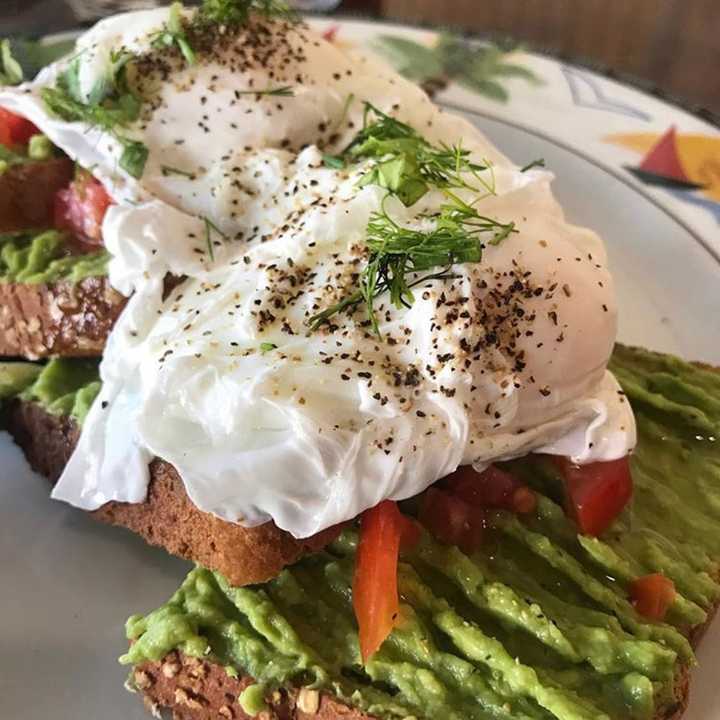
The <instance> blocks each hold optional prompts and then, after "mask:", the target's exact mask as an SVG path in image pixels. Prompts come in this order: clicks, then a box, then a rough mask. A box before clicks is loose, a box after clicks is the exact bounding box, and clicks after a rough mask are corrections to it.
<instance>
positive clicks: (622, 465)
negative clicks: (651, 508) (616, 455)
mask: <svg viewBox="0 0 720 720" xmlns="http://www.w3.org/2000/svg"><path fill="white" fill-rule="evenodd" d="M556 462H557V464H558V465H559V467H560V471H561V472H562V475H563V478H564V480H565V488H566V495H567V503H568V508H567V509H568V512H569V513H570V514H571V515H572V516H573V517H574V518H575V520H576V521H577V524H578V526H579V527H580V531H581V532H582V533H583V534H585V535H595V536H597V535H601V534H602V533H603V532H604V531H605V530H607V528H608V527H609V526H610V525H611V524H612V523H613V521H614V520H615V519H616V518H617V516H618V515H619V514H620V513H621V512H622V511H623V509H624V508H625V506H626V505H627V504H628V502H629V501H630V498H631V497H632V491H633V485H632V475H631V474H630V461H629V458H628V457H624V458H620V459H619V460H611V461H609V462H597V463H590V464H589V465H574V464H573V463H571V462H570V461H569V460H568V459H567V458H557V460H556Z"/></svg>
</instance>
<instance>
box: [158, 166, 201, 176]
mask: <svg viewBox="0 0 720 720" xmlns="http://www.w3.org/2000/svg"><path fill="white" fill-rule="evenodd" d="M160 172H162V174H163V177H168V176H169V175H179V176H180V177H184V178H188V179H189V180H195V178H196V177H197V176H196V175H195V173H193V172H190V171H189V170H181V169H180V168H176V167H172V165H162V166H161V168H160Z"/></svg>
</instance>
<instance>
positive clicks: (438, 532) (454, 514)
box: [420, 488, 485, 554]
mask: <svg viewBox="0 0 720 720" xmlns="http://www.w3.org/2000/svg"><path fill="white" fill-rule="evenodd" d="M420 522H421V523H422V524H423V525H424V526H425V527H426V528H427V529H428V530H429V531H430V533H431V534H432V535H433V536H434V537H436V538H437V539H438V540H439V541H440V542H442V543H445V544H446V545H457V546H458V547H459V548H460V549H461V550H462V551H463V552H465V553H468V554H470V553H473V552H475V551H476V550H477V549H478V548H479V547H480V546H481V545H482V538H483V533H484V530H485V514H484V513H483V511H482V509H481V508H477V507H473V506H472V505H470V504H469V503H467V502H465V501H464V500H463V499H462V498H459V497H456V496H455V495H451V494H450V493H447V492H445V491H443V490H438V489H437V488H430V489H429V490H428V491H427V492H426V493H425V496H424V497H423V500H422V504H421V506H420Z"/></svg>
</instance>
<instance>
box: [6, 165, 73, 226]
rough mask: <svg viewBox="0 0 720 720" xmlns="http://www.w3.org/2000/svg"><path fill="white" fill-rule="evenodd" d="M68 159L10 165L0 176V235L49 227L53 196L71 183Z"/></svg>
mask: <svg viewBox="0 0 720 720" xmlns="http://www.w3.org/2000/svg"><path fill="white" fill-rule="evenodd" d="M74 172H75V166H74V165H73V162H72V160H69V159H68V158H53V159H51V160H42V161H37V162H28V163H23V164H21V165H13V166H12V167H10V168H8V169H7V170H6V171H5V172H4V173H2V174H1V175H0V232H3V233H5V232H14V231H16V230H28V229H31V228H38V229H44V228H48V227H50V226H52V222H53V212H54V203H55V193H56V192H57V191H58V190H60V189H62V188H64V187H67V186H68V185H69V184H70V181H71V180H72V179H73V174H74Z"/></svg>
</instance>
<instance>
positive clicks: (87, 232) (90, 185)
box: [55, 171, 112, 245]
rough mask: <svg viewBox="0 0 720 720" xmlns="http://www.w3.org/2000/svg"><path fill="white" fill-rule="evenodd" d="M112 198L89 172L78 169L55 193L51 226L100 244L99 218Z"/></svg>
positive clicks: (100, 221)
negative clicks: (66, 183) (74, 175)
mask: <svg viewBox="0 0 720 720" xmlns="http://www.w3.org/2000/svg"><path fill="white" fill-rule="evenodd" d="M111 202H112V200H111V199H110V196H109V195H108V194H107V192H106V190H105V188H104V187H103V186H102V185H101V184H100V182H99V181H98V180H96V179H95V178H94V177H93V176H92V175H90V173H88V172H86V171H80V172H79V173H78V175H77V176H76V178H75V180H73V182H72V183H70V186H69V187H67V188H64V189H62V190H58V193H57V195H56V196H55V227H56V228H58V229H59V230H69V231H70V232H72V233H73V234H74V235H75V236H76V237H78V238H79V239H81V240H83V241H85V242H87V243H89V244H92V245H100V244H102V232H101V228H102V222H103V219H104V218H105V213H106V212H107V209H108V207H110V204H111Z"/></svg>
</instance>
